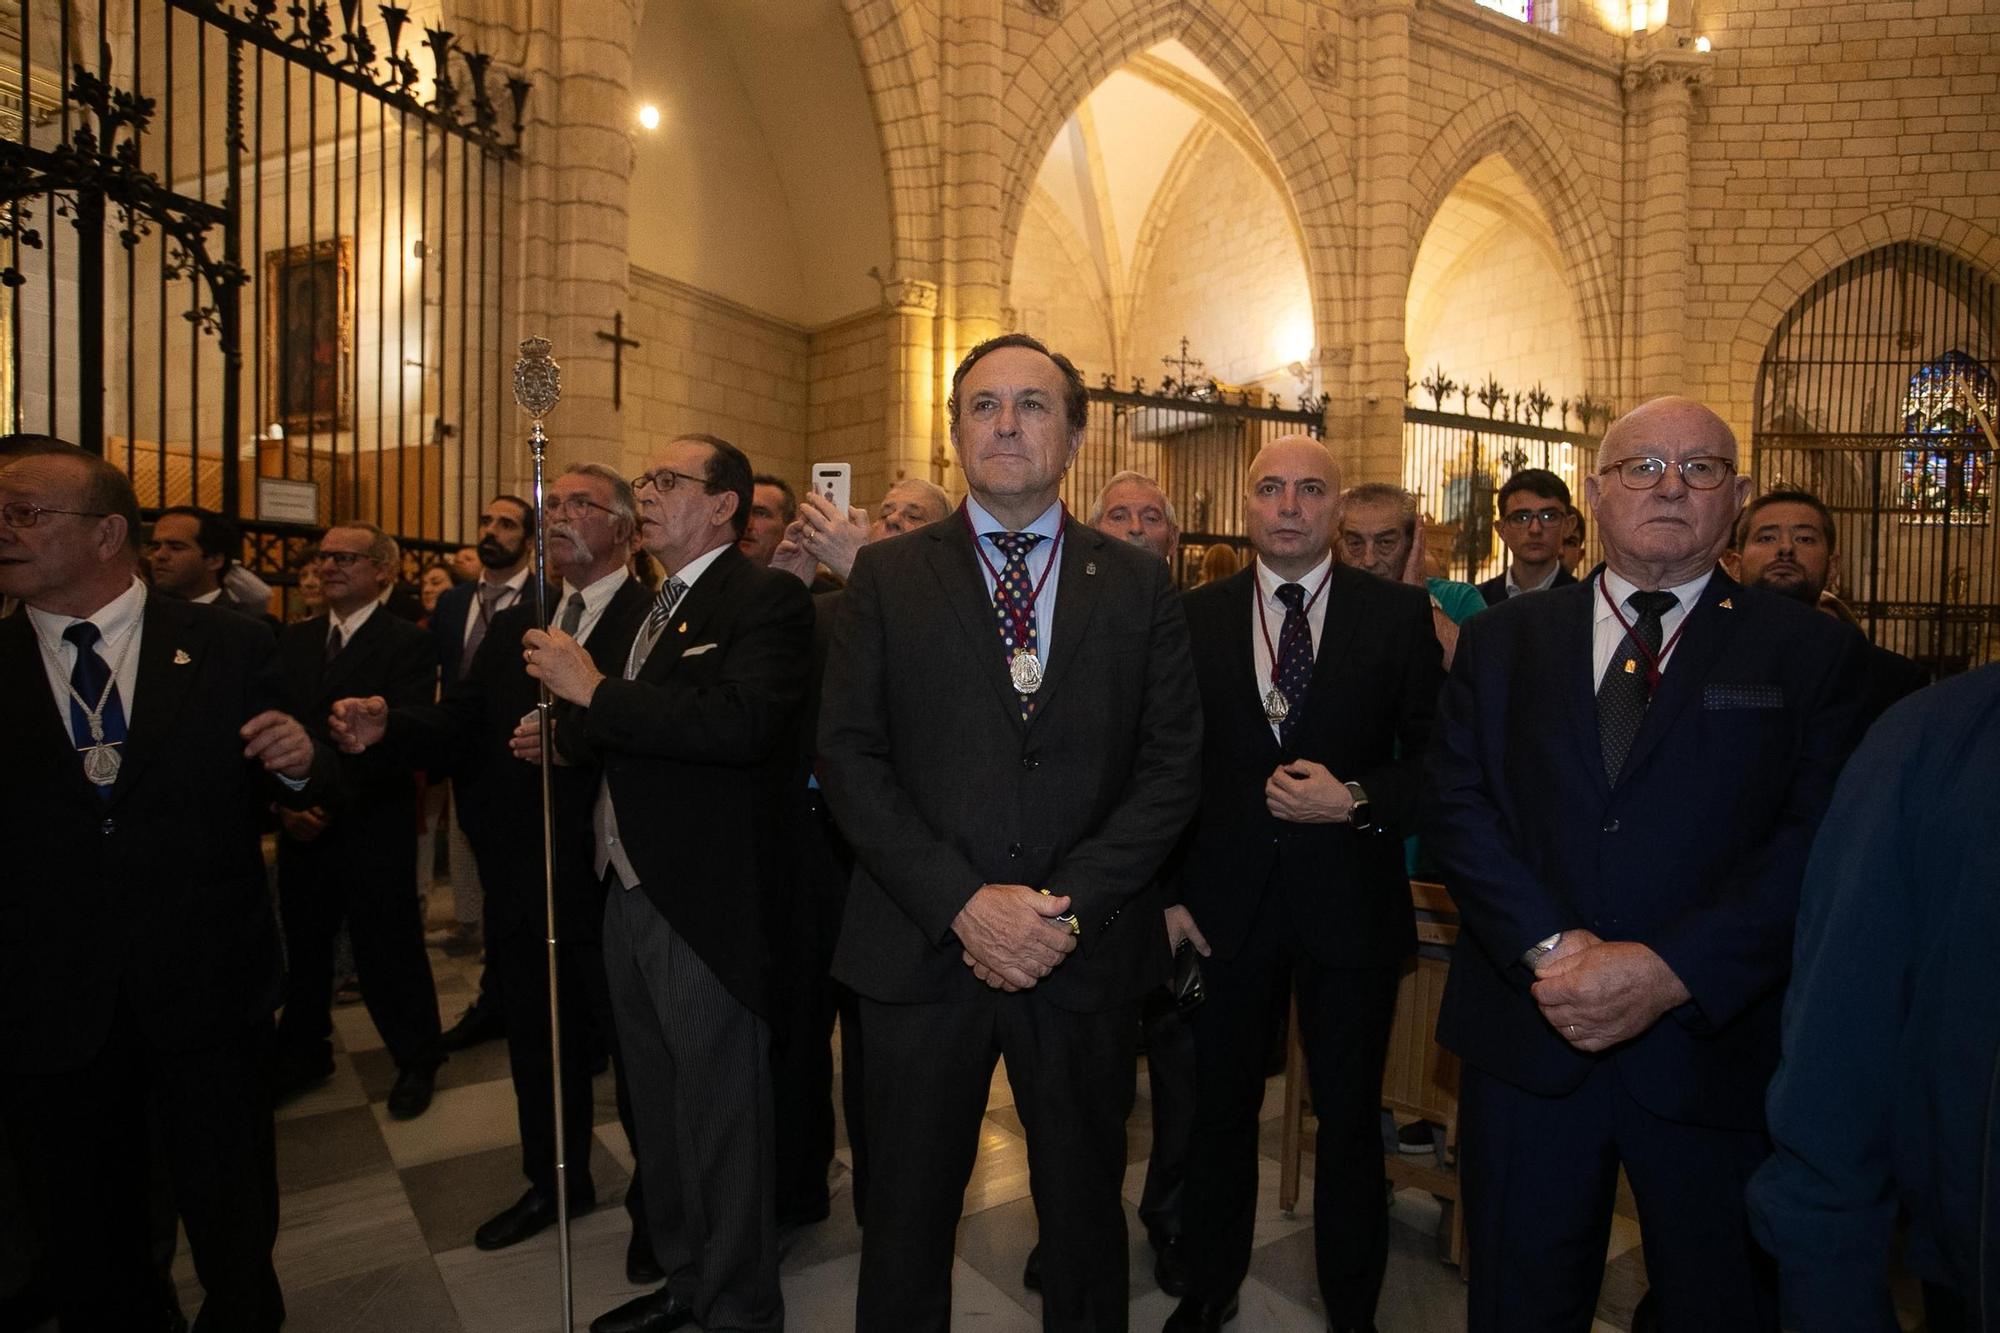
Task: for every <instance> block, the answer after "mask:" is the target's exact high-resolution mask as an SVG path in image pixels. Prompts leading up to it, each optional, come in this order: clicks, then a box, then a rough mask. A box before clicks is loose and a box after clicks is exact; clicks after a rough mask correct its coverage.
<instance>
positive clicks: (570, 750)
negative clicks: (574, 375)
mask: <svg viewBox="0 0 2000 1333" xmlns="http://www.w3.org/2000/svg"><path fill="white" fill-rule="evenodd" d="M812 620H813V614H812V598H811V596H809V595H808V594H807V592H806V590H805V586H804V585H803V584H801V583H800V582H799V581H798V579H796V578H795V577H793V576H792V575H790V574H785V573H780V572H777V571H774V570H768V569H759V568H757V567H756V566H755V565H753V564H751V563H750V561H749V560H748V559H746V558H745V557H744V555H743V553H742V552H741V551H739V550H737V549H736V547H735V546H734V545H731V546H728V547H725V548H723V551H722V553H721V554H720V555H718V556H717V557H716V558H715V563H714V564H712V565H710V566H709V567H708V568H707V570H705V571H704V572H703V573H702V575H701V577H700V578H699V579H697V580H696V581H695V585H694V587H692V588H691V589H689V590H688V593H687V595H686V596H685V597H683V598H682V599H681V603H680V605H679V606H678V607H676V608H675V609H674V614H673V618H672V619H671V620H670V621H668V623H667V625H666V627H665V630H664V632H663V633H662V634H661V636H660V640H659V642H658V644H656V645H655V646H654V648H653V651H652V655H651V656H649V657H648V658H647V659H646V663H645V665H644V666H643V667H642V668H641V669H640V671H639V675H638V678H637V679H635V680H624V679H622V678H620V677H619V676H618V675H617V674H616V673H613V675H612V678H611V679H609V680H606V681H605V682H604V683H603V684H601V685H599V686H598V687H597V693H596V695H595V696H594V697H593V698H592V699H591V702H590V707H589V708H587V709H578V708H575V707H573V706H568V705H566V706H564V707H563V708H561V709H558V710H557V721H556V743H557V744H558V745H559V746H560V747H561V748H562V750H563V753H564V754H565V755H567V756H569V757H571V758H572V759H575V760H580V761H584V762H596V763H599V764H601V765H602V767H603V771H604V777H605V780H606V781H607V782H608V783H609V784H610V786H611V800H612V805H613V808H614V809H616V810H617V812H618V833H619V836H620V838H622V839H623V840H624V844H625V852H626V855H627V856H629V857H630V858H631V861H632V868H633V870H634V871H635V872H636V873H637V874H638V876H639V883H640V886H641V889H642V891H643V892H644V893H645V894H646V897H647V898H648V899H649V900H651V902H652V904H653V906H654V907H656V908H657V909H659V912H660V914H661V915H662V916H664V917H666V919H667V921H668V923H669V924H671V925H672V926H673V928H674V930H675V932H676V933H678V934H679V935H680V936H681V938H683V939H684V940H686V941H687V942H688V945H689V947H691V948H692V949H693V950H694V951H695V953H696V954H697V955H699V956H700V958H701V960H702V962H703V963H705V964H707V966H708V968H709V970H710V971H712V972H714V973H715V975H716V977H717V978H718V979H719V980H720V981H721V982H722V984H723V985H724V986H725V987H727V988H728V990H729V993H730V994H731V995H732V996H734V997H735V998H736V999H737V1000H738V1001H739V1002H741V1003H742V1004H743V1005H745V1006H746V1007H748V1008H750V1009H751V1010H753V1011H755V1012H757V1013H759V1014H763V1015H766V1016H767V1017H768V1016H769V1015H770V1014H771V1013H772V1011H773V1005H772V998H771V986H772V958H773V943H774V934H775V932H776V930H777V929H778V925H779V923H780V922H781V921H782V919H783V917H784V915H785V912H786V910H787V903H788V900H789V897H790V893H791V882H792V877H793V875H794V873H795V871H794V868H793V864H792V860H791V849H790V842H789V835H790V833H791V831H792V829H793V827H794V826H795V822H796V818H797V816H796V803H797V802H798V800H799V793H798V791H797V789H796V781H795V779H796V777H797V774H798V733H797V727H798V725H799V707H800V704H801V701H802V700H803V699H804V697H805V688H806V672H807V670H808V668H809V666H810V659H811V653H812ZM618 665H619V666H620V667H621V668H622V667H623V665H624V663H623V662H622V661H621V662H620V663H618Z"/></svg>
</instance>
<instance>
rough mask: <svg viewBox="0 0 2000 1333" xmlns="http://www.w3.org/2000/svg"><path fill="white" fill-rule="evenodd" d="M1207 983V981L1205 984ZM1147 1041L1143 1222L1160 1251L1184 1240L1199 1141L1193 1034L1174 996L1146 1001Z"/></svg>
mask: <svg viewBox="0 0 2000 1333" xmlns="http://www.w3.org/2000/svg"><path fill="white" fill-rule="evenodd" d="M1205 981H1206V979H1205V978H1204V982H1205ZM1143 1014H1144V1019H1143V1023H1144V1027H1143V1035H1144V1039H1145V1048H1146V1092H1147V1095H1148V1098H1149V1100H1150V1102H1151V1104H1152V1108H1153V1151H1152V1154H1151V1156H1149V1157H1148V1158H1147V1159H1146V1188H1145V1192H1144V1193H1142V1194H1141V1195H1140V1196H1139V1220H1140V1222H1142V1223H1144V1224H1145V1227H1146V1234H1147V1235H1148V1236H1149V1237H1151V1238H1152V1241H1153V1245H1154V1247H1155V1248H1158V1247H1159V1246H1160V1245H1162V1244H1164V1243H1165V1242H1166V1241H1167V1240H1168V1239H1169V1238H1170V1237H1174V1236H1178V1235H1180V1234H1181V1203H1182V1198H1183V1195H1184V1194H1185V1187H1186V1183H1187V1163H1188V1145H1189V1144H1190V1143H1191V1142H1193V1139H1194V1095H1195V1084H1194V1078H1195V1075H1194V1058H1195V1057H1194V1028H1193V1027H1192V1026H1191V1025H1190V1024H1189V1022H1188V1019H1187V1018H1185V1017H1183V1016H1182V1014H1181V1012H1180V1010H1179V1009H1178V1008H1177V1007H1175V1005H1174V997H1173V995H1172V993H1171V992H1169V991H1165V990H1158V991H1154V992H1153V993H1152V994H1151V995H1149V996H1147V997H1146V1003H1145V1008H1144V1010H1143Z"/></svg>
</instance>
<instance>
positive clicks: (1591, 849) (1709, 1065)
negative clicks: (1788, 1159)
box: [1424, 570, 1863, 1129]
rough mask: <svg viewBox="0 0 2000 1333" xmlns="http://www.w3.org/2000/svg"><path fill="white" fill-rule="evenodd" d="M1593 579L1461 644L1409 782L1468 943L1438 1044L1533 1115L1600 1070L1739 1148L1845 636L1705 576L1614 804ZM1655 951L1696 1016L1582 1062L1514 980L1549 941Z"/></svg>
mask: <svg viewBox="0 0 2000 1333" xmlns="http://www.w3.org/2000/svg"><path fill="white" fill-rule="evenodd" d="M1597 596H1598V593H1597V585H1596V581H1595V579H1591V580H1587V581H1585V582H1583V583H1580V584H1578V585H1577V586H1576V587H1573V588H1559V589H1553V590H1551V591H1549V592H1546V593H1542V594H1539V595H1537V596H1534V597H1516V598H1513V599H1512V600H1510V601H1509V602H1507V604H1506V605H1504V606H1500V607H1495V608H1494V609H1492V610H1491V611H1488V612H1487V613H1485V614H1483V615H1480V616H1477V617H1475V618H1473V619H1472V620H1469V621H1467V622H1466V624H1465V625H1464V626H1463V627H1462V629H1461V632H1460V638H1459V641H1458V655H1457V657H1456V659H1455V660H1454V661H1453V664H1452V671H1451V678H1450V680H1449V682H1448V683H1447V685H1446V686H1445V691H1444V696H1443V701H1442V704H1441V707H1440V710H1439V721H1438V728H1437V735H1436V738H1435V740H1434V742H1433V744H1432V747H1431V755H1430V761H1429V765H1428V774H1427V776H1428V788H1427V808H1426V812H1425V813H1426V819H1425V825H1424V838H1425V846H1426V847H1427V849H1428V850H1429V851H1430V853H1431V854H1432V855H1433V856H1435V857H1436V858H1437V860H1438V862H1439V863H1440V864H1441V865H1442V866H1443V867H1444V871H1445V881H1446V883H1447V885H1448V886H1449V888H1450V889H1451V892H1452V895H1453V897H1454V898H1455V899H1456V901H1457V903H1458V907H1459V911H1460V913H1461V914H1462V918H1463V922H1464V931H1463V933H1462V934H1461V935H1460V936H1459V940H1458V944H1457V946H1456V948H1455V949H1454V950H1453V953H1452V965H1451V979H1450V982H1449V984H1448V985H1447V987H1446V990H1445V998H1444V1008H1443V1012H1442V1014H1441V1016H1440V1018H1439V1020H1438V1038H1439V1040H1441V1041H1442V1042H1443V1043H1444V1044H1445V1045H1446V1046H1448V1047H1450V1048H1451V1049H1452V1050H1454V1051H1456V1052H1458V1053H1459V1055H1460V1056H1462V1057H1463V1058H1464V1059H1465V1060H1466V1061H1467V1063H1469V1064H1472V1065H1474V1066H1476V1067H1477V1068H1479V1069H1482V1070H1484V1071H1485V1072H1487V1073H1489V1074H1491V1075H1493V1076H1494V1077H1496V1078H1501V1079H1505V1080H1506V1081H1508V1082H1510V1083H1513V1084H1515V1085H1517V1086H1519V1087H1522V1088H1525V1089H1527V1090H1528V1091H1530V1092H1534V1093H1537V1094H1540V1095H1544V1096H1556V1095H1560V1094H1563V1093H1566V1092H1568V1091H1570V1090H1571V1089H1573V1088H1575V1087H1576V1086H1577V1085H1578V1084H1580V1083H1581V1082H1582V1081H1583V1080H1584V1078H1585V1077H1586V1076H1587V1075H1588V1074H1589V1072H1590V1070H1591V1068H1592V1066H1593V1065H1594V1064H1595V1063H1596V1062H1597V1061H1599V1060H1604V1059H1609V1060H1614V1061H1616V1062H1617V1064H1618V1066H1619V1074H1620V1077H1621V1080H1622V1081H1623V1083H1624V1085H1625V1087H1626V1088H1627V1089H1628V1090H1629V1091H1630V1092H1631V1094H1632V1095H1633V1097H1635V1098H1636V1099H1637V1100H1638V1101H1639V1102H1640V1104H1641V1105H1643V1106H1645V1107H1647V1108H1648V1109H1649V1110H1651V1111H1652V1112H1653V1113H1654V1114H1656V1115H1659V1116H1662V1117H1664V1118H1666V1119H1669V1120H1675V1121H1679V1122H1682V1123H1688V1124H1700V1125H1712V1126H1720V1127H1726V1128H1738V1129H1753V1128H1757V1127H1760V1126H1761V1125H1762V1124H1763V1118H1764V1112H1763V1104H1764V1087H1765V1084H1766V1083H1767V1082H1768V1081H1769V1079H1770V1076H1771V1072H1772V1070H1773V1069H1774V1068H1775V1066H1776V1063H1777V1057H1778V1015H1779V1005H1780V1001H1781V999H1782V997H1783V993H1784V987H1785V979H1786V977H1787V975H1788V974H1789V972H1790V968H1791V946H1792V928H1793V918H1794V916H1795V915H1796V913H1797V910H1798V900H1799V885H1800V880H1801V877H1802V876H1803V874H1804V872H1805V864H1806V855H1807V853H1808V851H1809V850H1810V849H1811V846H1812V839H1813V834H1814V831H1815V830H1816V829H1817V828H1818V826H1819V820H1820V816H1821V815H1822V814H1823V813H1824V812H1825V810H1826V805H1827V801H1828V799H1829V798H1830V796H1831V793H1832V789H1833V783H1834V780H1835V779H1836V778H1837V777H1838V776H1839V774H1840V768H1841V765H1842V764H1843V763H1844V762H1845V760H1846V758H1847V754H1848V751H1849V750H1850V749H1852V748H1853V745H1854V742H1855V740H1856V738H1857V733H1858V722H1859V710H1860V707H1861V700H1862V697H1863V681H1862V676H1861V654H1860V651H1859V650H1860V643H1859V641H1858V640H1857V638H1856V636H1855V635H1854V633H1853V632H1852V630H1850V629H1849V628H1848V627H1847V626H1845V625H1842V624H1840V623H1839V622H1838V621H1835V620H1834V619H1832V618H1831V617H1829V616H1824V615H1821V614H1820V613H1818V612H1817V611H1814V610H1811V609H1810V608H1808V607H1805V606H1801V605H1800V604H1799V603H1797V602H1794V601H1791V600H1790V599H1788V598H1784V597H1778V596H1774V595H1772V594H1770V593H1764V592H1760V591H1757V590H1755V589H1747V588H1744V587H1742V586H1740V585H1739V584H1737V583H1736V582H1735V581H1734V580H1733V579H1731V578H1729V577H1728V576H1727V575H1726V574H1724V573H1722V572H1721V571H1720V570H1717V571H1716V572H1715V574H1714V575H1713V576H1712V577H1711V578H1710V579H1709V582H1708V586H1707V587H1706V588H1705V589H1704V590H1703V592H1702V595H1701V597H1700V599H1699V600H1698V601H1697V602H1696V604H1695V606H1694V608H1693V610H1691V611H1690V612H1689V613H1688V616H1687V619H1686V621H1685V624H1684V629H1683V631H1682V633H1681V638H1680V641H1679V645H1678V647H1676V648H1675V650H1674V653H1673V656H1671V657H1670V658H1668V659H1667V669H1666V674H1665V675H1664V677H1663V678H1662V680H1661V683H1660V688H1659V692H1658V693H1657V694H1656V695H1655V696H1654V699H1653V702H1652V705H1651V707H1650V708H1648V709H1647V712H1646V717H1645V721H1644V723H1643V724H1642V726H1641V727H1640V729H1639V734H1638V737H1637V738H1636V740H1635V741H1634V742H1633V745H1632V751H1631V754H1630V756H1629V758H1628V759H1627V760H1626V764H1625V768H1624V770H1623V772H1622V774H1621V775H1620V778H1619V781H1618V783H1617V785H1616V786H1613V785H1612V784H1611V783H1610V782H1609V781H1607V779H1606V778H1605V776H1604V761H1603V757H1602V751H1601V749H1600V746H1599V741H1598V728H1597V707H1596V697H1595V692H1596V686H1597V682H1596V681H1595V680H1593V679H1592V678H1591V667H1592V651H1591V636H1592V628H1591V625H1592V615H1593V608H1594V599H1595V598H1596V597H1597ZM1575 927H1586V928H1588V929H1590V930H1592V931H1594V932H1595V933H1596V934H1597V935H1598V936H1600V937H1601V938H1603V939H1606V940H1636V941H1638V942H1640V943H1642V944H1645V945H1647V946H1649V947H1650V948H1652V949H1653V950H1654V952H1656V953H1658V954H1659V955H1660V957H1661V958H1662V959H1664V960H1665V961H1666V963H1667V965H1668V966H1669V967H1671V968H1672V969H1673V970H1674V972H1675V974H1676V975H1677V976H1679V977H1680V979H1681V981H1682V982H1683V983H1684V984H1685V985H1686V986H1687V988H1688V991H1689V992H1690V994H1691V995H1692V997H1693V998H1692V999H1691V1000H1690V1001H1689V1002H1688V1003H1687V1004H1685V1005H1682V1006H1681V1007H1680V1008H1679V1009H1676V1010H1675V1011H1673V1012H1672V1013H1669V1014H1666V1015H1664V1016H1662V1017H1661V1018H1660V1020H1659V1021H1658V1022H1656V1023H1655V1024H1654V1025H1653V1026H1652V1027H1651V1028H1649V1029H1647V1030H1646V1031H1645V1032H1644V1033H1642V1034H1641V1035H1640V1036H1638V1037H1636V1038H1634V1039H1633V1040H1631V1041H1629V1042H1627V1043H1625V1044H1624V1045H1623V1046H1621V1047H1618V1048H1616V1049H1614V1050H1612V1051H1610V1052H1608V1053H1605V1054H1603V1055H1587V1054H1584V1053H1582V1052H1579V1051H1577V1050H1576V1049H1574V1048H1573V1047H1571V1046H1570V1045H1569V1043H1567V1042H1566V1041H1564V1040H1563V1039H1562V1038H1561V1037H1560V1036H1559V1035H1558V1034H1557V1033H1556V1032H1555V1031H1554V1029H1552V1028H1551V1027H1550V1026H1549V1025H1548V1023H1547V1022H1546V1021H1545V1020H1544V1019H1543V1018H1542V1015H1541V1012H1540V1010H1539V1009H1537V1008H1536V1006H1535V1004H1534V1001H1533V998H1532V996H1531V995H1530V993H1529V990H1528V987H1529V984H1530V982H1531V980H1532V978H1531V976H1530V975H1529V973H1528V970H1527V969H1526V968H1524V967H1523V966H1521V964H1520V962H1519V961H1518V960H1519V958H1520V956H1521V954H1523V953H1524V952H1525V951H1526V950H1527V949H1528V948H1529V947H1530V946H1532V945H1533V944H1535V943H1536V942H1537V941H1540V940H1542V939H1546V938H1547V937H1548V936H1549V935H1551V934H1553V933H1555V932H1556V931H1559V930H1568V929H1572V928H1575Z"/></svg>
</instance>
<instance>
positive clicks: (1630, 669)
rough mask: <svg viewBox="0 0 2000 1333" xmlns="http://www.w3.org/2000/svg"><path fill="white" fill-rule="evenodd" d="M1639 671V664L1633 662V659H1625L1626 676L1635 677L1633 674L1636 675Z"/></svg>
mask: <svg viewBox="0 0 2000 1333" xmlns="http://www.w3.org/2000/svg"><path fill="white" fill-rule="evenodd" d="M1638 670H1639V664H1638V663H1637V662H1635V661H1633V660H1632V659H1631V658H1629V657H1628V658H1626V659H1625V674H1626V675H1628V676H1630V675H1633V674H1635V673H1636V672H1637V671H1638Z"/></svg>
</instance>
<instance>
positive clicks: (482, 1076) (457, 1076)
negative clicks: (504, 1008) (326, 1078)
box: [348, 1041, 511, 1102]
mask: <svg viewBox="0 0 2000 1333" xmlns="http://www.w3.org/2000/svg"><path fill="white" fill-rule="evenodd" d="M348 1058H349V1059H350V1060H352V1061H353V1063H354V1072H355V1075H356V1076H357V1077H358V1078H359V1079H360V1080H361V1087H362V1089H363V1090H364V1091H365V1092H367V1094H368V1100H369V1101H371V1102H379V1101H382V1100H384V1099H386V1098H387V1097H388V1095H389V1089H391V1088H392V1087H394V1086H395V1085H396V1061H395V1060H394V1059H393V1058H392V1057H391V1056H390V1054H389V1052H388V1051H387V1050H386V1049H384V1048H382V1047H377V1048H375V1049H374V1050H372V1051H357V1052H355V1053H354V1054H353V1055H351V1056H349V1057H348ZM496 1080H498V1081H501V1082H509V1083H510V1086H511V1080H510V1076H509V1074H508V1071H507V1043H506V1042H504V1041H482V1042H480V1043H479V1044H478V1045H477V1046H474V1047H472V1048H471V1049H470V1050H464V1051H453V1052H452V1053H451V1056H450V1058H448V1059H447V1060H446V1061H445V1062H444V1063H443V1064H441V1065H439V1066H438V1071H437V1088H438V1090H439V1091H440V1092H442V1091H443V1090H444V1089H446V1088H463V1087H469V1086H470V1085H472V1084H474V1083H491V1082H494V1081H496Z"/></svg>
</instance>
